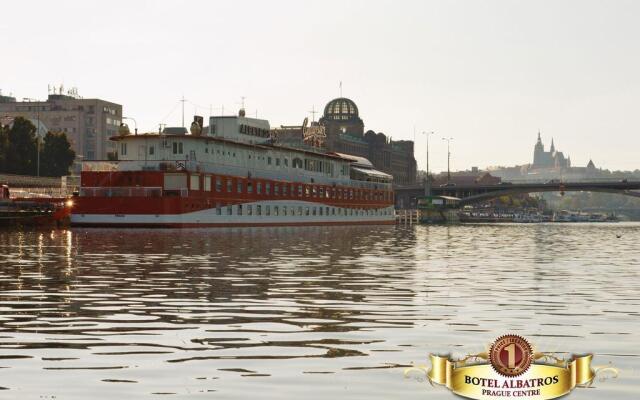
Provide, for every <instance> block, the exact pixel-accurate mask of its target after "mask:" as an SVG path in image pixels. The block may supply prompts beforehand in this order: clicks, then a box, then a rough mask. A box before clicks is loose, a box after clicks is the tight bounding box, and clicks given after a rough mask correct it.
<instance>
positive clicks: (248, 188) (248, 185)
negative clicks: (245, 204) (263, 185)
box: [247, 182, 253, 193]
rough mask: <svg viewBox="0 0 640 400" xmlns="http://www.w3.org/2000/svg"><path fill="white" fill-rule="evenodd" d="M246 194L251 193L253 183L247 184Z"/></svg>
mask: <svg viewBox="0 0 640 400" xmlns="http://www.w3.org/2000/svg"><path fill="white" fill-rule="evenodd" d="M247 193H253V183H251V182H247Z"/></svg>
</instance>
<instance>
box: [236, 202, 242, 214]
mask: <svg viewBox="0 0 640 400" xmlns="http://www.w3.org/2000/svg"><path fill="white" fill-rule="evenodd" d="M236 209H237V214H238V215H242V204H238V206H237V207H236Z"/></svg>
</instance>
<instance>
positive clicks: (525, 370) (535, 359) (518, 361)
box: [405, 335, 618, 400]
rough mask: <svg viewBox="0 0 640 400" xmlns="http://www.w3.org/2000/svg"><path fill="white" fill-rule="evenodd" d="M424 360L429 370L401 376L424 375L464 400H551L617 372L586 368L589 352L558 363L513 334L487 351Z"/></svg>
mask: <svg viewBox="0 0 640 400" xmlns="http://www.w3.org/2000/svg"><path fill="white" fill-rule="evenodd" d="M429 358H430V361H431V367H430V368H427V367H423V366H415V367H412V368H407V369H406V370H405V376H408V375H409V374H410V373H412V372H416V371H417V372H421V373H424V374H426V376H427V378H428V379H429V382H431V383H432V384H434V383H435V384H438V385H443V386H446V387H447V388H448V389H449V390H451V391H452V392H453V393H455V394H457V395H460V396H464V397H467V398H470V399H498V398H506V397H517V398H526V399H535V400H548V399H555V398H557V397H561V396H564V395H566V394H568V393H569V392H571V391H572V390H573V389H574V388H576V387H588V386H590V385H591V383H592V382H593V380H594V379H595V377H596V376H597V375H598V374H605V373H607V372H608V373H611V374H613V376H614V377H617V374H618V371H617V370H616V369H615V368H613V367H611V366H603V367H592V366H591V360H592V358H593V355H591V354H586V355H580V356H572V357H571V358H569V359H562V358H558V357H556V356H555V355H554V354H553V353H542V352H535V351H534V348H533V346H531V344H529V342H528V341H527V340H526V339H525V338H523V337H521V336H518V335H504V336H500V337H499V338H497V339H496V340H495V341H494V342H493V343H492V344H491V345H490V347H489V351H488V352H486V353H479V354H471V355H468V356H466V357H464V358H462V359H459V360H455V359H452V358H450V357H448V356H438V355H434V354H431V355H429Z"/></svg>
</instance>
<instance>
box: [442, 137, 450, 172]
mask: <svg viewBox="0 0 640 400" xmlns="http://www.w3.org/2000/svg"><path fill="white" fill-rule="evenodd" d="M442 140H446V141H447V184H448V183H450V182H451V167H450V161H451V151H450V150H449V145H450V144H451V141H452V140H453V138H451V137H450V138H444V137H443V138H442Z"/></svg>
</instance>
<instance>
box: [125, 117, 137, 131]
mask: <svg viewBox="0 0 640 400" xmlns="http://www.w3.org/2000/svg"><path fill="white" fill-rule="evenodd" d="M122 119H130V120H132V121H133V127H134V129H135V130H134V132H135V134H136V135H137V134H138V123H137V122H136V120H135V119H133V118H131V117H122Z"/></svg>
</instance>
